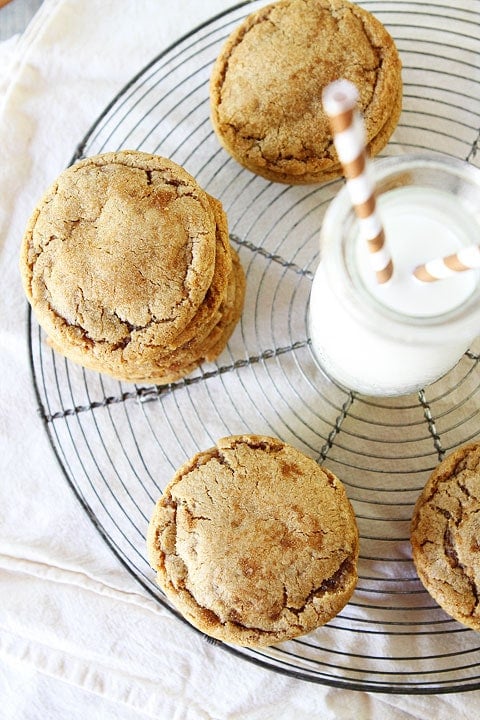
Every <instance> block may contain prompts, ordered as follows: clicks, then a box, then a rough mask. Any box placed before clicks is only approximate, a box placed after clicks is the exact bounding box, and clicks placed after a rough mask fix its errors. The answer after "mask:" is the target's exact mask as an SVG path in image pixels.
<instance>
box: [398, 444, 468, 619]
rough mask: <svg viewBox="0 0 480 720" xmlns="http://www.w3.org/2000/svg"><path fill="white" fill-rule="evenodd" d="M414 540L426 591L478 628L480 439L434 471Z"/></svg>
mask: <svg viewBox="0 0 480 720" xmlns="http://www.w3.org/2000/svg"><path fill="white" fill-rule="evenodd" d="M411 543H412V551H413V560H414V563H415V566H416V569H417V572H418V575H419V577H420V580H421V581H422V583H423V585H424V586H425V588H426V590H427V591H428V592H429V593H430V595H431V596H432V597H433V598H434V600H436V602H437V603H438V604H439V605H440V606H441V607H442V608H443V609H444V610H445V612H447V613H448V614H449V615H450V616H451V617H453V618H455V619H456V620H458V621H459V622H461V623H463V624H464V625H467V626H469V627H470V628H473V629H474V630H480V606H479V604H480V443H472V444H469V445H465V446H464V447H461V448H459V449H458V450H456V451H454V452H453V453H451V454H450V455H449V456H448V457H446V458H445V460H443V462H441V463H440V464H439V465H438V467H437V468H436V469H435V470H434V471H433V473H432V475H431V476H430V478H429V480H428V482H427V483H426V485H425V488H424V489H423V492H422V493H421V495H420V496H419V498H418V500H417V503H416V505H415V509H414V513H413V518H412V525H411Z"/></svg>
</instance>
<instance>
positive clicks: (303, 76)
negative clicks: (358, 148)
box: [210, 0, 402, 184]
mask: <svg viewBox="0 0 480 720" xmlns="http://www.w3.org/2000/svg"><path fill="white" fill-rule="evenodd" d="M339 78H346V79H347V80H350V81H351V82H353V83H354V84H355V85H356V86H357V88H358V91H359V95H360V99H359V109H360V110H361V112H362V113H363V116H364V120H365V129H366V141H367V147H368V151H369V153H370V155H372V156H373V155H375V154H377V153H378V152H379V151H380V150H381V149H382V148H383V147H384V146H385V145H386V143H387V142H388V140H389V138H390V136H391V134H392V132H393V131H394V129H395V127H396V125H397V122H398V119H399V116H400V112H401V106H402V78H401V61H400V57H399V54H398V51H397V48H396V46H395V43H394V41H393V39H392V37H391V36H390V34H389V33H388V32H387V30H386V29H385V27H384V26H383V25H382V23H381V22H380V21H379V20H377V18H376V17H375V16H373V15H372V14H371V13H369V12H367V11H366V10H364V9H363V8H361V7H359V6H358V5H355V4H353V3H350V2H348V1H347V0H279V2H276V3H272V4H270V5H267V6H266V7H263V8H261V9H260V10H258V11H256V12H254V13H252V14H251V15H249V16H248V17H247V18H246V19H245V20H244V21H243V22H242V23H241V24H240V25H239V26H238V27H237V28H236V29H235V30H234V31H233V32H232V34H231V35H230V37H229V38H228V40H227V42H226V43H225V45H224V47H223V48H222V50H221V52H220V54H219V56H218V58H217V60H216V62H215V64H214V67H213V71H212V74H211V81H210V102H211V118H212V124H213V127H214V130H215V132H216V134H217V136H218V139H219V141H220V143H221V144H222V145H223V147H224V148H225V149H226V150H227V151H228V152H229V153H230V154H231V155H232V156H233V157H234V158H235V159H236V160H237V161H238V162H239V163H240V164H242V165H244V166H245V167H246V168H248V169H249V170H251V171H252V172H254V173H257V174H259V175H262V176H263V177H265V178H267V179H268V180H273V181H278V182H283V183H290V184H301V183H319V182H324V181H326V180H330V179H332V178H335V177H338V176H339V175H341V174H342V170H341V166H340V163H339V161H338V157H337V154H336V151H335V148H334V146H333V142H332V136H331V132H330V125H329V121H328V118H327V117H326V115H325V113H324V111H323V108H322V90H323V88H324V87H325V86H326V85H327V84H329V83H330V82H332V81H334V80H338V79H339Z"/></svg>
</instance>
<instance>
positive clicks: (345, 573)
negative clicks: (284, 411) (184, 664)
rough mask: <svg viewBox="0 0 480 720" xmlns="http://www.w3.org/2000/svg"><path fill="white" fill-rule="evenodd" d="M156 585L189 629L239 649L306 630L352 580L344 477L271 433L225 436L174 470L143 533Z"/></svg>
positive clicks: (335, 604) (329, 611) (352, 529)
mask: <svg viewBox="0 0 480 720" xmlns="http://www.w3.org/2000/svg"><path fill="white" fill-rule="evenodd" d="M147 548H148V557H149V561H150V564H151V566H152V568H153V569H154V570H155V571H156V573H157V582H158V584H159V585H160V587H161V588H162V589H163V590H164V591H165V593H166V595H167V596H168V597H169V598H170V600H171V602H172V604H173V605H174V606H175V607H176V608H177V609H178V610H179V611H180V612H181V613H182V614H183V616H184V617H185V618H186V619H187V620H188V621H189V622H190V623H191V624H192V625H194V626H195V627H196V628H198V629H199V630H201V631H203V632H204V633H206V634H208V635H210V636H212V637H214V638H217V639H219V640H222V641H224V642H227V643H233V644H238V645H243V646H265V645H271V644H273V643H277V642H280V641H283V640H287V639H290V638H294V637H296V636H298V635H301V634H304V633H308V632H310V631H311V630H313V629H315V628H317V627H319V626H320V625H323V624H324V623H326V622H328V621H329V620H330V619H331V618H333V617H334V616H335V615H336V614H337V613H338V612H339V611H340V610H341V609H342V608H343V607H344V605H345V604H346V603H347V601H348V600H349V598H350V596H351V594H352V592H353V590H354V588H355V585H356V581H357V559H358V531H357V526H356V522H355V517H354V513H353V510H352V507H351V505H350V502H349V501H348V498H347V496H346V493H345V490H344V488H343V485H342V483H341V482H340V481H339V480H338V479H337V478H336V477H335V476H334V475H333V474H332V473H331V472H329V471H328V470H326V469H325V468H322V467H320V466H319V465H317V463H316V462H315V461H314V460H312V459H311V458H309V457H307V456H306V455H304V454H303V453H301V452H300V451H299V450H297V449H295V448H294V447H292V446H291V445H288V444H286V443H284V442H282V441H280V440H278V439H276V438H271V437H264V436H257V435H237V436H230V437H226V438H222V439H221V440H219V441H218V442H217V444H216V446H215V447H213V448H210V449H208V450H206V451H204V452H199V453H198V454H196V455H195V456H194V457H193V458H192V459H191V460H189V461H188V462H186V463H185V464H184V465H183V466H182V467H181V468H179V470H178V471H177V472H176V474H175V475H174V477H173V478H172V480H171V481H170V483H169V484H168V486H167V487H166V488H165V491H164V493H163V495H162V497H161V498H160V500H159V501H158V502H157V504H156V507H155V509H154V512H153V515H152V519H151V521H150V525H149V529H148V536H147Z"/></svg>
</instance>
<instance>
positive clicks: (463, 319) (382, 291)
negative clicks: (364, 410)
mask: <svg viewBox="0 0 480 720" xmlns="http://www.w3.org/2000/svg"><path fill="white" fill-rule="evenodd" d="M416 161H417V162H419V159H418V158H417V157H416ZM381 162H382V163H383V164H387V165H388V163H391V164H392V163H395V162H396V163H397V164H400V165H402V168H401V169H400V171H399V177H398V179H397V181H396V182H395V181H394V182H390V187H393V189H390V190H388V189H387V191H386V192H385V193H384V194H381V195H379V197H378V210H379V213H380V215H381V219H382V223H383V226H384V229H385V234H386V238H387V243H388V248H389V250H390V253H391V255H392V260H393V265H394V275H393V278H392V279H391V280H390V281H389V282H388V283H385V284H384V285H380V284H378V283H377V282H376V278H375V275H374V273H373V271H372V268H371V266H370V262H369V254H368V248H367V247H366V244H365V243H362V242H361V241H360V240H359V239H358V237H357V233H358V223H357V222H356V219H355V218H354V216H353V217H352V211H351V208H349V207H348V202H349V201H348V198H347V197H343V198H340V199H339V198H337V199H336V201H334V202H333V203H332V206H331V207H330V208H329V210H328V211H327V214H326V216H325V221H324V225H323V228H322V237H321V243H322V248H321V249H322V254H321V261H320V264H319V267H318V270H317V272H316V274H315V278H314V281H313V285H312V292H311V298H310V308H309V324H310V337H311V341H312V350H313V352H314V354H315V356H316V357H317V358H318V361H319V363H320V365H321V366H322V367H323V368H324V369H325V371H326V372H327V373H328V374H329V375H330V376H331V377H332V378H333V379H334V380H337V381H338V382H339V383H341V384H342V385H345V386H346V387H349V388H351V389H353V390H357V391H359V392H361V393H364V394H369V395H401V394H406V393H410V392H413V391H415V390H418V389H419V388H421V387H424V386H425V385H427V384H428V383H431V382H433V381H434V380H436V379H437V378H439V377H440V376H441V375H443V374H444V373H445V372H447V371H448V370H449V369H450V368H452V367H453V366H454V365H455V364H456V363H457V362H458V360H459V359H460V357H461V356H462V355H463V353H464V352H465V350H467V349H468V347H469V345H470V343H471V341H472V340H473V338H474V337H475V336H476V335H477V334H478V333H479V332H480V317H479V316H480V299H479V296H480V291H479V274H478V271H468V272H465V273H458V274H457V275H455V276H454V277H452V278H447V279H444V280H440V281H437V282H433V283H421V282H420V281H418V280H417V279H416V278H415V277H413V274H412V272H413V269H414V268H415V266H416V265H419V264H421V263H423V262H425V261H426V260H430V259H432V258H434V257H441V256H444V255H448V254H451V253H453V252H456V251H457V250H458V249H460V248H461V247H462V246H468V245H472V244H474V243H478V242H479V240H480V225H479V220H478V217H476V215H475V213H472V212H471V208H472V207H473V205H472V203H471V200H469V203H468V206H467V205H465V204H464V202H463V201H461V199H460V198H459V197H458V196H456V195H455V193H454V192H452V191H450V188H449V191H448V192H447V191H445V190H443V189H441V187H429V186H428V185H420V186H417V185H406V186H404V187H401V186H400V187H399V185H400V184H401V182H407V181H411V180H412V179H414V178H415V177H416V175H415V172H413V173H406V172H405V167H403V166H404V165H405V164H406V163H407V162H408V158H401V159H400V160H397V159H395V158H389V159H388V160H387V161H385V160H384V161H381ZM436 162H439V163H440V165H442V162H447V163H451V162H453V163H454V169H455V171H461V170H462V167H461V166H460V167H457V165H456V163H457V161H452V160H447V161H442V160H440V161H436ZM432 169H433V170H435V173H434V174H435V178H436V179H435V183H436V184H441V183H439V172H440V171H442V172H446V170H445V168H443V167H440V168H432ZM447 170H448V168H447ZM471 170H475V168H469V170H468V172H469V173H470V172H471ZM385 172H387V171H385ZM476 172H477V173H478V175H479V177H480V172H479V171H478V170H477V171H476ZM422 177H423V180H425V177H426V176H425V173H422ZM440 179H441V178H440ZM445 185H446V186H448V185H449V184H448V183H445ZM456 185H458V183H455V182H454V183H453V186H456ZM387 187H388V183H387ZM476 190H477V195H476V196H475V195H472V197H474V198H475V197H476V201H477V202H478V204H479V206H480V181H479V186H478V188H476ZM342 194H343V195H345V194H346V193H345V190H343V191H342V193H340V195H342ZM347 214H348V216H349V219H348V218H347ZM339 220H341V222H340V224H339Z"/></svg>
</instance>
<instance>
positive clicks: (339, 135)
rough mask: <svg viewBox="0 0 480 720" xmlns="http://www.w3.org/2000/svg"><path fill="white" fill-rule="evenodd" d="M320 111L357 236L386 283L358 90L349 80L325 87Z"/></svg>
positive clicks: (387, 263)
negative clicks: (355, 220)
mask: <svg viewBox="0 0 480 720" xmlns="http://www.w3.org/2000/svg"><path fill="white" fill-rule="evenodd" d="M322 101H323V108H324V110H325V112H326V114H327V115H328V118H329V120H330V126H331V129H332V135H333V142H334V145H335V149H336V151H337V155H338V159H339V160H340V163H341V165H342V169H343V174H344V176H345V179H346V184H347V190H348V192H349V194H350V199H351V201H352V205H353V208H354V210H355V213H356V215H357V218H358V221H359V225H360V234H361V236H362V238H363V239H364V241H366V242H367V244H368V249H369V251H370V259H371V264H372V267H373V270H374V271H375V274H376V277H377V281H378V282H379V283H385V282H387V280H390V278H391V277H392V274H393V264H392V258H391V256H390V253H389V251H388V248H387V245H386V241H385V233H384V230H383V225H382V223H381V220H380V217H379V215H378V212H377V206H376V200H375V187H374V183H373V180H372V178H371V175H370V173H369V168H368V160H367V153H366V143H365V128H364V124H363V120H362V118H361V117H360V114H359V113H358V111H357V101H358V91H357V88H356V87H355V85H354V84H353V83H351V82H349V81H348V80H336V81H335V82H333V83H330V84H329V85H327V86H326V87H325V89H324V91H323V95H322Z"/></svg>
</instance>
